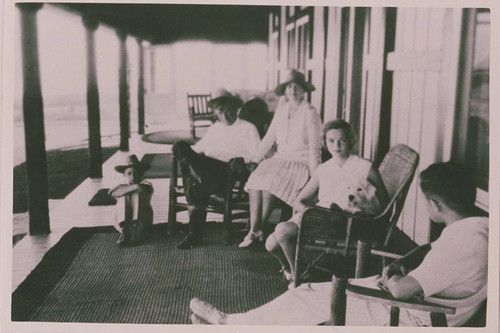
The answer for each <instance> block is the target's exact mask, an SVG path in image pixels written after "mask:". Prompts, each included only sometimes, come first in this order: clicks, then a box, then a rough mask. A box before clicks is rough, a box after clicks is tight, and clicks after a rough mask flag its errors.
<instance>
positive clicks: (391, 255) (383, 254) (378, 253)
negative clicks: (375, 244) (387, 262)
mask: <svg viewBox="0 0 500 333" xmlns="http://www.w3.org/2000/svg"><path fill="white" fill-rule="evenodd" d="M371 254H373V255H376V256H380V257H386V258H392V259H401V258H403V257H404V256H402V255H400V254H396V253H391V252H387V251H383V250H377V249H372V250H371Z"/></svg>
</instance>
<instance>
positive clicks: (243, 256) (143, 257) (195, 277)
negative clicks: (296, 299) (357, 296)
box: [12, 223, 287, 324]
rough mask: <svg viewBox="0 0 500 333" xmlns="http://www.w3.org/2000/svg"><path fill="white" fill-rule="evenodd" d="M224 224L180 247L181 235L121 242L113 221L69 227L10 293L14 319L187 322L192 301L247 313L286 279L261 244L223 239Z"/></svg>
mask: <svg viewBox="0 0 500 333" xmlns="http://www.w3.org/2000/svg"><path fill="white" fill-rule="evenodd" d="M221 227H222V226H221V225H220V224H215V223H207V224H206V225H205V233H204V244H203V246H201V247H198V248H194V249H192V250H178V249H176V247H175V245H176V244H177V242H178V241H180V240H181V236H182V235H180V234H179V235H176V236H171V237H169V238H167V236H166V227H165V225H156V226H154V230H153V232H152V236H151V238H150V239H149V240H148V241H147V242H146V243H144V244H142V245H138V246H134V247H118V246H117V245H116V244H115V241H116V239H117V237H118V233H117V232H113V228H112V227H96V228H73V229H71V230H70V231H69V232H68V233H67V234H66V235H64V236H63V237H62V238H61V240H60V241H59V242H58V243H57V244H56V245H55V246H54V247H53V248H52V249H51V250H49V251H48V252H47V254H46V255H45V256H44V258H43V260H42V261H41V263H40V264H39V265H38V266H37V267H36V268H35V269H34V270H33V272H32V273H31V274H30V275H29V276H28V277H27V278H26V280H25V281H24V282H23V283H22V284H21V285H20V286H19V287H18V288H17V289H16V290H15V291H14V293H13V294H12V320H13V321H47V322H88V323H144V324H146V323H150V324H187V323H190V319H189V316H190V310H189V301H190V300H191V299H192V298H193V297H198V298H200V299H203V300H206V301H208V302H210V303H212V304H214V305H216V306H217V307H218V308H220V309H221V310H223V311H226V312H230V313H236V312H245V311H248V310H250V309H252V308H255V307H258V306H260V305H262V304H265V303H267V302H268V301H270V300H272V299H274V298H276V297H277V296H278V295H280V294H282V293H283V292H284V291H285V290H286V288H287V283H286V282H285V281H284V280H283V278H282V276H281V275H280V274H279V273H278V270H279V268H280V267H279V264H278V262H277V260H275V259H274V258H273V257H272V255H270V254H269V253H267V252H266V251H265V249H264V247H263V246H262V245H260V246H258V247H255V248H253V249H251V250H246V249H239V248H238V246H237V243H234V244H225V243H224V241H223V239H224V237H223V236H224V233H223V232H222V228H221Z"/></svg>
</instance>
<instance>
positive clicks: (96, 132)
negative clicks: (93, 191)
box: [83, 18, 102, 178]
mask: <svg viewBox="0 0 500 333" xmlns="http://www.w3.org/2000/svg"><path fill="white" fill-rule="evenodd" d="M83 24H84V25H85V28H86V30H87V118H88V126H89V176H90V178H102V147H101V119H100V110H99V89H98V87H97V74H96V72H97V71H96V61H95V58H96V57H95V40H94V33H95V31H96V29H97V27H98V26H99V24H98V23H97V21H96V20H94V19H90V18H83Z"/></svg>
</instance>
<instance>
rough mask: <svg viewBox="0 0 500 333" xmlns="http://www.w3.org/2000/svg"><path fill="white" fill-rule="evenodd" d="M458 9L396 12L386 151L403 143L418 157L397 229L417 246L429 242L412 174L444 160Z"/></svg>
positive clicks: (451, 108) (450, 114) (449, 134)
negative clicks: (389, 128)
mask: <svg viewBox="0 0 500 333" xmlns="http://www.w3.org/2000/svg"><path fill="white" fill-rule="evenodd" d="M461 15H462V10H461V9H450V8H398V11H397V22H396V41H395V51H394V52H392V53H389V54H388V58H387V69H388V70H392V71H393V73H394V74H393V96H392V113H391V146H393V145H395V144H397V143H404V144H406V145H408V146H410V147H411V148H413V149H414V150H416V151H417V152H419V154H420V165H419V168H418V170H417V174H416V177H415V179H414V181H413V184H412V186H411V188H410V191H409V193H408V197H407V199H406V203H405V208H404V210H403V213H402V216H401V218H400V221H399V226H400V228H401V229H402V230H403V231H404V232H405V233H407V234H408V235H409V236H410V237H411V238H413V239H414V240H415V241H416V242H417V243H419V244H422V243H426V242H428V241H429V234H430V221H429V219H428V217H427V216H428V215H427V213H426V211H425V202H424V198H423V196H422V195H421V194H420V193H419V192H418V173H419V172H420V171H421V170H423V169H425V168H426V167H427V166H429V165H430V164H432V163H434V162H437V161H445V160H448V159H449V158H450V151H451V140H452V131H453V120H454V115H455V98H456V85H457V67H458V60H459V45H460V29H461Z"/></svg>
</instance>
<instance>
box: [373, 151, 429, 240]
mask: <svg viewBox="0 0 500 333" xmlns="http://www.w3.org/2000/svg"><path fill="white" fill-rule="evenodd" d="M418 162H419V155H418V153H417V152H415V151H414V150H413V149H411V148H410V147H408V146H406V145H403V144H398V145H396V146H394V147H392V148H391V150H390V151H389V152H388V153H387V155H386V156H385V157H384V160H383V161H382V163H381V164H380V167H379V168H378V170H379V173H380V176H381V177H382V181H383V182H384V185H385V187H386V189H387V193H388V194H389V198H390V201H389V204H388V207H387V208H388V209H392V215H391V216H390V221H389V226H388V232H387V236H386V239H385V242H384V243H385V244H384V245H388V242H389V239H390V237H391V234H392V230H393V229H394V226H395V225H396V223H397V221H398V218H399V215H400V214H401V211H402V209H403V205H404V202H405V200H406V195H407V194H408V190H409V189H410V185H411V182H412V180H413V177H414V175H415V171H416V169H417V166H418ZM387 213H388V211H387V209H386V210H385V211H384V214H387Z"/></svg>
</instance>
